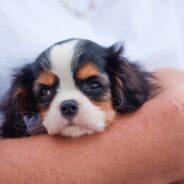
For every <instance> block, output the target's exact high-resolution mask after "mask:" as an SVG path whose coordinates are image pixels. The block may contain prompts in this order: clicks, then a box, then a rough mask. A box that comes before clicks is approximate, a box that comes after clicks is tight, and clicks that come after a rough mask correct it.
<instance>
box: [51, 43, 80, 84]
mask: <svg viewBox="0 0 184 184" xmlns="http://www.w3.org/2000/svg"><path fill="white" fill-rule="evenodd" d="M77 43H78V41H77V40H72V41H69V42H66V43H63V44H61V45H56V46H54V47H53V49H52V50H51V52H50V60H51V65H52V72H53V73H54V74H55V75H56V76H57V77H58V78H59V80H60V83H61V84H62V86H64V87H65V88H66V87H69V88H73V87H74V81H73V73H72V70H71V66H72V58H73V55H74V52H75V50H74V48H75V46H76V44H77Z"/></svg>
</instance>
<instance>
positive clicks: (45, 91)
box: [40, 89, 52, 97]
mask: <svg viewBox="0 0 184 184" xmlns="http://www.w3.org/2000/svg"><path fill="white" fill-rule="evenodd" d="M51 94H52V91H51V90H50V89H41V90H40V96H42V97H45V96H50V95H51Z"/></svg>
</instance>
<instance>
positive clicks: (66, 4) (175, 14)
mask: <svg viewBox="0 0 184 184" xmlns="http://www.w3.org/2000/svg"><path fill="white" fill-rule="evenodd" d="M91 3H92V4H91ZM183 10H184V1H183V0H136V1H135V0H113V1H112V0H96V1H95V0H31V1H30V0H18V1H15V0H4V1H3V0H2V2H1V6H0V96H1V95H2V94H3V93H4V92H5V90H6V89H7V87H8V85H9V81H10V79H9V74H10V73H11V68H12V67H16V66H20V65H22V64H23V63H26V62H31V61H33V60H34V58H35V57H37V55H38V54H39V53H40V52H41V51H42V50H44V49H45V48H47V47H48V46H49V45H51V44H53V43H54V42H57V41H60V40H63V39H67V38H70V37H81V38H87V39H92V40H94V41H96V42H98V43H100V44H103V45H111V44H113V43H114V42H116V41H121V42H123V43H124V44H125V50H126V52H125V54H126V56H127V57H128V58H130V59H131V60H133V61H139V62H140V63H142V64H143V66H144V67H145V68H147V69H150V70H153V69H155V68H157V67H162V66H173V67H177V68H184V11H183Z"/></svg>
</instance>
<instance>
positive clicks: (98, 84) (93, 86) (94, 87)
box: [88, 81, 102, 90]
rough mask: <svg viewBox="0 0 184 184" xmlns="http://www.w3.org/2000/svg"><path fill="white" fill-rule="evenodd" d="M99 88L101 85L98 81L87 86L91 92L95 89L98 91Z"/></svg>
mask: <svg viewBox="0 0 184 184" xmlns="http://www.w3.org/2000/svg"><path fill="white" fill-rule="evenodd" d="M101 87H102V85H101V84H100V83H99V82H98V81H91V82H90V83H89V84H88V88H89V89H91V90H96V89H99V88H101Z"/></svg>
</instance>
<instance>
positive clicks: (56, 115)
mask: <svg viewBox="0 0 184 184" xmlns="http://www.w3.org/2000/svg"><path fill="white" fill-rule="evenodd" d="M122 52H123V47H122V46H120V47H117V45H116V44H115V45H113V46H111V47H108V48H106V47H102V46H100V45H98V44H96V43H94V42H92V41H89V40H84V39H69V40H65V41H62V42H59V43H56V44H54V45H53V46H51V47H49V48H48V49H47V50H45V51H44V52H43V53H42V54H41V55H40V56H39V57H38V58H37V59H36V61H34V62H33V63H31V64H27V65H25V66H24V67H22V68H20V69H18V70H17V71H16V72H15V75H14V76H13V80H12V85H11V88H10V89H9V91H8V93H7V95H6V97H5V100H4V101H3V102H2V105H1V111H2V112H3V117H4V122H3V126H2V136H3V137H22V136H29V135H34V134H38V133H43V132H47V133H48V134H50V135H56V134H60V135H63V136H70V137H77V136H81V135H84V134H92V133H95V132H101V131H103V130H104V129H105V127H106V126H108V125H109V124H110V123H111V122H113V121H114V119H115V118H116V117H117V115H118V114H121V113H126V112H132V111H135V110H136V109H137V108H139V107H140V106H141V105H142V104H143V103H144V102H145V101H146V100H147V99H148V97H149V94H150V92H151V91H152V90H153V88H154V87H153V85H152V84H151V82H150V77H151V74H150V73H148V72H145V71H143V70H142V69H141V68H140V67H139V66H138V65H137V64H135V63H130V62H129V61H128V60H127V59H126V58H125V57H123V56H122Z"/></svg>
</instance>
